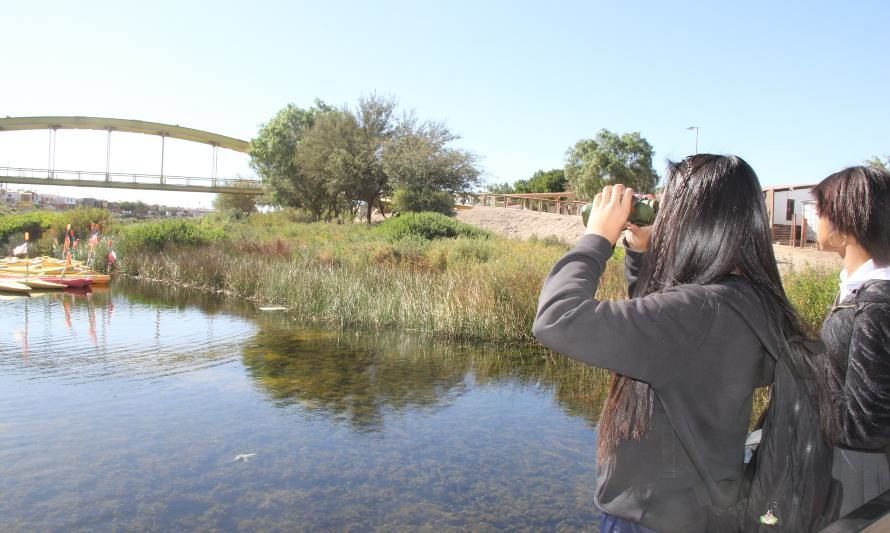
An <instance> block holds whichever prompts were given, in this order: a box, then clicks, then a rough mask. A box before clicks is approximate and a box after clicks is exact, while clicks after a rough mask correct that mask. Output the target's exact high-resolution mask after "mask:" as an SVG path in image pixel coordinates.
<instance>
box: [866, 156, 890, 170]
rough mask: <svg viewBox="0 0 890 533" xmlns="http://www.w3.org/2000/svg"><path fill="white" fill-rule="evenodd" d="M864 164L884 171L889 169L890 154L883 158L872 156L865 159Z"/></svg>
mask: <svg viewBox="0 0 890 533" xmlns="http://www.w3.org/2000/svg"><path fill="white" fill-rule="evenodd" d="M865 164H866V165H871V166H873V167H875V168H879V169H881V170H884V171H890V156H887V157H885V158H884V159H881V158H880V157H879V156H874V157H872V158H871V159H869V160H868V161H866V162H865Z"/></svg>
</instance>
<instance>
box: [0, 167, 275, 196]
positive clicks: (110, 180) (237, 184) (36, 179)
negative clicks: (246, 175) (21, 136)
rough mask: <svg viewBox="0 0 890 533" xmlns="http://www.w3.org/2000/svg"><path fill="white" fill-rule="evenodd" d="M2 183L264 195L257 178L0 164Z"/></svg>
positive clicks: (0, 181) (261, 185)
mask: <svg viewBox="0 0 890 533" xmlns="http://www.w3.org/2000/svg"><path fill="white" fill-rule="evenodd" d="M0 183H20V184H25V185H62V186H70V187H99V188H110V189H142V190H155V191H177V192H206V193H229V194H246V195H254V196H257V195H261V194H263V184H262V183H261V182H259V181H257V180H244V179H221V178H197V177H186V176H160V175H152V174H132V173H121V172H109V173H106V172H84V171H77V170H46V169H33V168H9V167H0Z"/></svg>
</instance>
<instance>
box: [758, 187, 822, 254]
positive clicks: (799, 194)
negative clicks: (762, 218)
mask: <svg viewBox="0 0 890 533" xmlns="http://www.w3.org/2000/svg"><path fill="white" fill-rule="evenodd" d="M815 186H816V184H807V185H777V186H770V187H764V188H763V200H764V202H765V203H766V209H767V211H768V212H769V220H770V225H771V226H772V229H773V240H774V241H784V240H789V239H790V238H791V231H792V227H794V231H795V239H799V238H800V236H801V231H802V227H805V228H806V240H807V241H808V242H815V240H816V232H815V230H816V200H815V199H814V198H813V196H812V194H811V191H812V190H813V187H815Z"/></svg>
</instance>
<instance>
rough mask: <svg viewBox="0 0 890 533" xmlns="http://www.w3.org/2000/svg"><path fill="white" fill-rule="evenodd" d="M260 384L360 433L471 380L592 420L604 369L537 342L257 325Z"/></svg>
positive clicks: (437, 402)
mask: <svg viewBox="0 0 890 533" xmlns="http://www.w3.org/2000/svg"><path fill="white" fill-rule="evenodd" d="M242 354H243V360H244V366H245V368H246V369H247V370H248V372H249V375H250V376H251V377H252V378H253V379H255V380H256V382H257V385H258V386H259V387H260V388H261V389H262V390H264V391H265V392H266V393H267V394H268V395H269V397H271V398H272V399H273V400H275V402H276V404H277V405H279V406H282V407H285V406H288V405H289V404H292V403H298V404H300V405H301V406H302V407H303V408H305V409H307V410H309V411H311V412H313V413H316V414H319V415H325V416H330V417H332V418H333V419H336V420H344V419H345V420H347V421H348V422H349V424H350V425H351V427H353V428H354V429H356V430H359V431H378V430H380V429H381V426H382V423H383V416H382V412H383V411H384V410H387V411H390V412H396V413H398V412H402V411H404V410H406V409H420V408H425V409H433V408H437V407H441V406H445V405H448V404H450V403H451V402H453V400H454V399H455V397H456V396H459V395H461V394H463V393H464V392H465V391H466V390H467V389H468V388H469V387H473V386H492V387H493V386H500V385H510V386H514V387H521V388H527V389H535V390H546V391H549V392H552V393H553V394H554V397H555V399H556V400H557V402H558V403H559V404H560V405H561V406H563V407H564V408H565V409H566V411H567V412H568V413H569V414H573V415H579V416H582V417H584V418H585V419H586V420H587V421H588V422H589V423H590V424H591V425H594V424H595V422H596V419H597V416H598V415H599V411H600V408H601V407H602V402H603V399H604V391H605V387H603V386H602V383H601V380H602V375H601V374H598V373H596V372H593V371H592V370H588V369H586V368H583V367H579V366H578V365H573V364H571V363H568V362H566V361H563V360H559V359H557V360H553V359H551V358H550V357H549V356H547V355H546V352H544V351H543V350H540V349H538V348H534V347H528V348H515V347H513V348H510V349H492V348H489V349H487V350H486V349H485V348H484V347H481V346H462V345H455V344H442V343H433V342H431V341H429V340H424V339H422V338H418V337H417V336H411V335H405V334H398V333H389V334H369V333H346V332H335V331H318V330H299V329H282V328H281V325H280V324H278V323H276V322H271V324H270V323H266V324H263V323H262V322H261V323H260V329H259V331H258V332H257V333H256V334H255V335H254V336H253V338H252V339H251V340H250V342H248V343H247V344H246V345H245V346H244V347H243V349H242Z"/></svg>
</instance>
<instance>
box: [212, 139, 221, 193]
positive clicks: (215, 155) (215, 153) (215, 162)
mask: <svg viewBox="0 0 890 533" xmlns="http://www.w3.org/2000/svg"><path fill="white" fill-rule="evenodd" d="M210 146H212V147H213V158H212V160H211V163H210V178H211V180H212V181H211V183H212V187H216V171H217V168H218V161H219V159H218V155H219V150H218V148H219V145H218V144H216V143H210Z"/></svg>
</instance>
